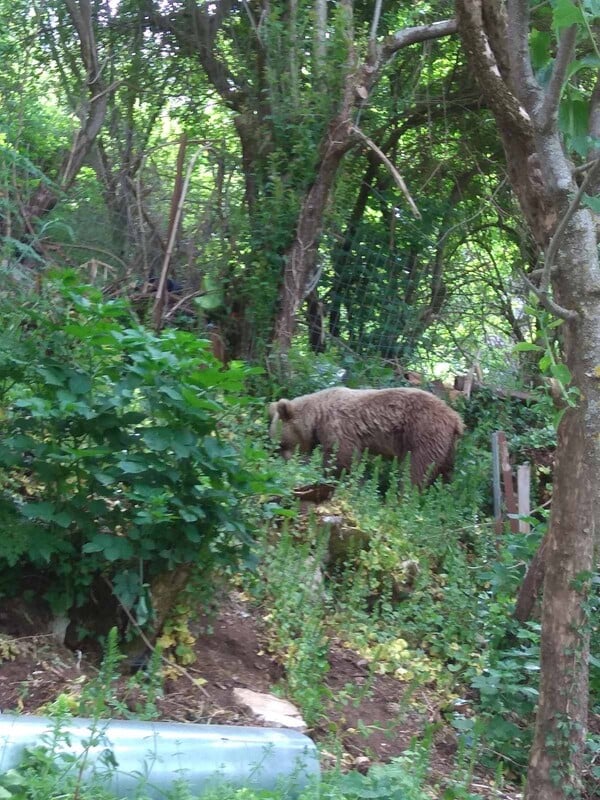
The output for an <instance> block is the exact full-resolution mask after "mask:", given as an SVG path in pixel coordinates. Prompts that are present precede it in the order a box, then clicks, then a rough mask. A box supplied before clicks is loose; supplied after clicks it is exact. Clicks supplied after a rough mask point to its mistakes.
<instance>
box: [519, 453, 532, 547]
mask: <svg viewBox="0 0 600 800" xmlns="http://www.w3.org/2000/svg"><path fill="white" fill-rule="evenodd" d="M530 486H531V467H530V466H529V464H521V466H520V467H519V468H518V469H517V504H518V508H519V516H520V517H528V516H529V515H530V513H531V508H530V505H529V494H530ZM519 531H520V533H529V522H527V520H524V519H520V520H519Z"/></svg>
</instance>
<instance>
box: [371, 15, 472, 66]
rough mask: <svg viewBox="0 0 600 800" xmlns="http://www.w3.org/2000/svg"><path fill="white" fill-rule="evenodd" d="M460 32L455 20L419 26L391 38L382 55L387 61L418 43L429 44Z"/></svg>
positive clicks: (386, 43) (385, 44)
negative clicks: (431, 41)
mask: <svg viewBox="0 0 600 800" xmlns="http://www.w3.org/2000/svg"><path fill="white" fill-rule="evenodd" d="M457 30H458V23H457V21H456V20H455V19H444V20H440V22H432V23H431V25H417V26H415V27H414V28H405V29H404V30H403V31H398V33H394V34H392V35H391V36H389V37H388V38H387V39H386V41H385V42H384V44H383V48H382V52H381V55H382V57H383V59H384V61H387V59H389V58H390V57H391V56H393V55H394V53H396V52H397V51H398V50H400V49H402V48H403V47H408V46H409V45H411V44H417V43H418V42H427V41H429V40H430V39H439V38H440V37H442V36H450V35H452V34H453V33H456V32H457Z"/></svg>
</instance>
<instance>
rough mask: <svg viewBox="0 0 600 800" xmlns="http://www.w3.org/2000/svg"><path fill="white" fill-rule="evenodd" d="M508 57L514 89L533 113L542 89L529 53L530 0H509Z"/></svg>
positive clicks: (530, 112) (529, 111)
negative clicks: (534, 72)
mask: <svg viewBox="0 0 600 800" xmlns="http://www.w3.org/2000/svg"><path fill="white" fill-rule="evenodd" d="M507 5H508V21H507V32H508V43H507V49H508V57H509V62H510V70H511V78H512V80H511V84H512V87H511V88H512V89H513V91H517V92H518V96H519V99H520V101H521V102H522V103H523V104H524V105H525V108H526V109H527V111H528V113H529V114H530V115H531V114H532V112H533V110H534V109H535V108H536V107H537V106H538V105H539V103H540V102H541V89H540V86H539V84H538V82H537V80H536V79H535V75H534V74H533V68H532V66H531V57H530V55H529V2H528V0H508V3H507Z"/></svg>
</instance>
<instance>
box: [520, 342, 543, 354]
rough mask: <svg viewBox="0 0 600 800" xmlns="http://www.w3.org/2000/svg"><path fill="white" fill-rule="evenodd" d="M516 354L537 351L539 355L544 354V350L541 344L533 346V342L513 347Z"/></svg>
mask: <svg viewBox="0 0 600 800" xmlns="http://www.w3.org/2000/svg"><path fill="white" fill-rule="evenodd" d="M513 350H514V352H515V353H522V352H529V351H537V352H538V353H540V352H543V350H544V348H543V347H540V345H539V344H533V343H532V342H519V343H518V344H516V345H515V346H514V347H513Z"/></svg>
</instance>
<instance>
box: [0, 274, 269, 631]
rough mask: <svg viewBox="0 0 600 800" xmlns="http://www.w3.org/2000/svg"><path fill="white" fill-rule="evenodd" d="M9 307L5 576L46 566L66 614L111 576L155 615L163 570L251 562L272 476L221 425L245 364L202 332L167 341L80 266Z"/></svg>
mask: <svg viewBox="0 0 600 800" xmlns="http://www.w3.org/2000/svg"><path fill="white" fill-rule="evenodd" d="M3 315H4V318H5V320H6V323H7V324H5V327H4V332H3V333H2V335H1V337H0V404H1V406H0V408H1V412H0V413H1V417H0V432H1V439H2V444H1V445H0V480H1V494H0V520H1V521H2V523H3V528H4V530H5V532H6V534H5V536H4V537H3V541H2V545H1V547H0V565H1V567H0V568H1V569H2V573H3V577H5V576H7V575H9V574H10V577H11V579H12V583H13V585H14V583H15V576H17V578H18V577H22V576H23V575H24V574H25V571H26V570H31V568H32V567H33V568H34V569H35V570H37V571H39V572H43V575H44V578H45V590H44V596H45V598H46V600H48V601H49V602H50V604H51V606H52V608H53V610H54V611H55V612H59V613H65V612H67V611H68V610H69V609H70V608H71V607H72V606H75V607H79V606H82V605H83V604H84V603H85V602H86V601H87V600H88V598H89V595H90V589H91V587H92V585H93V583H94V581H95V580H96V579H98V578H99V577H101V578H102V579H106V580H107V581H108V582H109V583H110V584H111V585H112V586H113V587H114V591H115V592H116V593H117V595H118V597H119V599H120V601H121V602H122V603H123V604H124V605H125V606H126V607H127V608H130V609H133V610H134V611H135V614H136V616H137V621H138V623H140V624H144V623H145V622H147V621H148V620H149V618H150V616H151V598H150V597H149V586H150V584H151V582H152V580H153V579H154V578H156V577H157V576H160V575H164V574H165V573H166V572H168V571H173V570H176V569H178V568H180V567H182V566H185V565H193V568H194V569H196V570H201V571H202V572H203V573H204V574H206V575H207V576H208V575H209V574H210V573H211V571H212V570H214V569H215V568H216V567H217V566H218V565H220V564H230V563H234V562H237V560H238V559H239V557H240V556H242V555H243V553H244V552H245V551H246V549H247V547H248V545H249V543H250V542H251V537H250V534H249V531H248V530H247V526H246V524H245V521H244V518H243V515H242V511H241V504H242V503H243V501H244V498H246V497H248V496H249V494H251V493H252V492H254V491H256V490H258V489H260V488H261V486H262V483H261V477H260V472H259V471H258V470H256V466H255V465H254V469H253V471H252V472H250V471H248V470H246V469H245V468H244V467H243V466H242V463H241V457H240V454H239V452H238V450H237V448H236V443H235V441H234V438H233V435H232V434H231V432H227V431H226V430H225V432H221V425H220V423H221V422H222V421H223V420H224V419H225V418H226V417H227V414H228V413H229V411H230V409H231V408H235V406H236V403H238V401H240V400H241V398H242V397H243V394H244V379H245V375H246V370H245V368H243V367H242V366H240V365H234V366H232V367H231V368H230V369H228V370H227V371H223V370H222V369H221V368H220V365H219V364H218V363H216V362H215V361H214V359H213V358H212V356H211V355H210V352H209V348H208V344H207V343H206V342H204V341H200V340H198V339H196V338H195V337H194V336H193V335H192V334H189V333H185V332H181V331H175V330H167V331H165V332H164V333H163V334H161V335H160V336H156V335H154V334H153V333H151V332H150V331H148V330H147V329H145V328H143V327H140V326H138V325H136V324H134V323H132V321H131V318H130V316H129V312H128V309H127V307H126V305H124V304H123V303H122V302H120V301H118V302H117V301H106V300H104V299H103V298H102V296H101V294H100V293H99V292H98V291H96V290H94V289H91V288H89V287H88V288H82V287H80V286H79V285H78V284H77V281H76V279H75V277H74V276H73V275H71V274H69V273H67V274H65V275H62V276H61V277H55V278H54V280H53V281H52V282H50V283H49V284H48V285H47V286H46V289H45V297H44V298H42V299H40V300H38V301H36V302H32V303H31V304H30V306H29V308H28V309H27V311H26V313H21V314H18V313H15V312H13V311H11V310H10V309H7V308H6V307H5V308H4V309H3ZM6 585H7V582H6V581H5V586H6Z"/></svg>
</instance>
